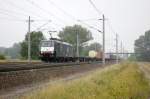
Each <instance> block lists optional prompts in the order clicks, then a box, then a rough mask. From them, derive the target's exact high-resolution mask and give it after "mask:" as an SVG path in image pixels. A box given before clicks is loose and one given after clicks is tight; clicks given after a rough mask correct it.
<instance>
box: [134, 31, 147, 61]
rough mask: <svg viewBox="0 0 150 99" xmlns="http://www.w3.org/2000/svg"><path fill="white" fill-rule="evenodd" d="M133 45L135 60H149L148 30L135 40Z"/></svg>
mask: <svg viewBox="0 0 150 99" xmlns="http://www.w3.org/2000/svg"><path fill="white" fill-rule="evenodd" d="M134 46H135V47H134V51H135V53H136V55H135V57H136V59H137V60H139V61H150V30H148V31H146V32H145V34H144V35H141V36H140V37H139V38H138V39H137V40H135V43H134Z"/></svg>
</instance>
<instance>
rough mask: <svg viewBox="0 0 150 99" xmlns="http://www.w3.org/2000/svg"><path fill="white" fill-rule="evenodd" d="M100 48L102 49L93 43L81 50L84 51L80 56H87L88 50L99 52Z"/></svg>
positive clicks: (99, 45)
mask: <svg viewBox="0 0 150 99" xmlns="http://www.w3.org/2000/svg"><path fill="white" fill-rule="evenodd" d="M101 48H102V46H101V44H99V43H97V42H95V43H92V44H90V45H89V46H85V47H84V48H83V50H84V51H83V53H82V54H83V56H88V53H89V51H90V50H94V51H97V52H100V51H101Z"/></svg>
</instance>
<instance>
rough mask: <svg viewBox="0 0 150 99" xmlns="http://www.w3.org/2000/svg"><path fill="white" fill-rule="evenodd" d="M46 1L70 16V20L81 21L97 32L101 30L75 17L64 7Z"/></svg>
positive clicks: (49, 0)
mask: <svg viewBox="0 0 150 99" xmlns="http://www.w3.org/2000/svg"><path fill="white" fill-rule="evenodd" d="M48 2H49V3H50V4H53V5H54V6H55V7H56V8H57V9H58V10H60V11H61V12H62V13H64V14H65V15H66V16H68V17H70V18H71V19H72V20H74V21H76V22H79V23H81V24H84V25H85V26H87V27H89V28H91V29H94V30H96V31H98V32H101V31H100V30H99V29H97V28H96V27H94V26H91V25H89V24H87V23H85V22H83V21H82V20H79V19H77V18H76V17H74V16H73V15H71V14H69V13H68V12H66V11H65V10H64V9H62V8H61V7H59V6H58V5H57V4H55V3H54V2H53V1H52V0H48Z"/></svg>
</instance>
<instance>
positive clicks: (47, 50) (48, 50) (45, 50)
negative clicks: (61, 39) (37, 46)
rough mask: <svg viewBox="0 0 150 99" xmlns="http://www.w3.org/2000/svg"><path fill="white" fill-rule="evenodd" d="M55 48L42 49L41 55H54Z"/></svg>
mask: <svg viewBox="0 0 150 99" xmlns="http://www.w3.org/2000/svg"><path fill="white" fill-rule="evenodd" d="M53 52H54V47H41V53H53Z"/></svg>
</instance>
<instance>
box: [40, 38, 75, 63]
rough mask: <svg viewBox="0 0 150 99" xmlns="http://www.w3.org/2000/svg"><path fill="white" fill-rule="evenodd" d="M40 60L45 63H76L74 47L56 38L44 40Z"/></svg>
mask: <svg viewBox="0 0 150 99" xmlns="http://www.w3.org/2000/svg"><path fill="white" fill-rule="evenodd" d="M40 59H41V60H42V61H45V62H68V61H75V60H74V49H73V46H72V45H71V44H69V43H66V42H63V41H61V40H58V39H55V38H51V39H50V40H42V41H41V43H40Z"/></svg>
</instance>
